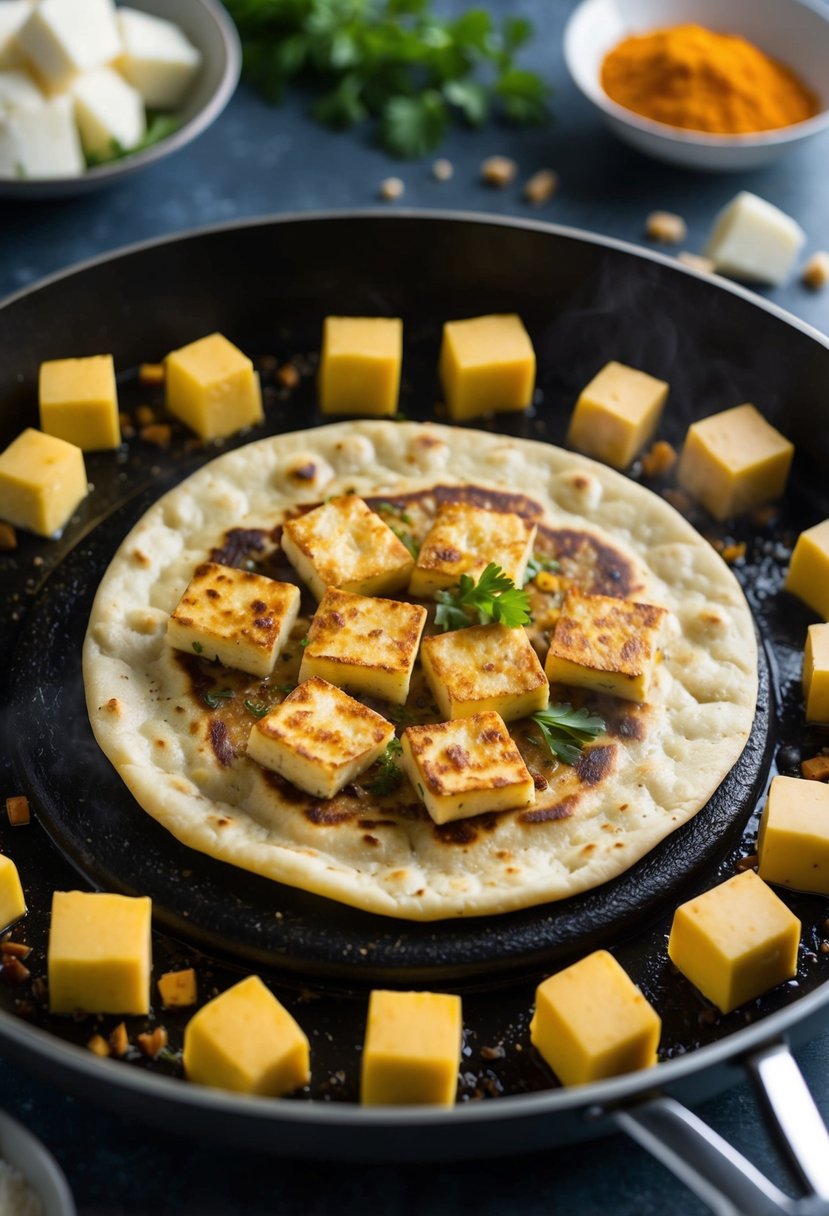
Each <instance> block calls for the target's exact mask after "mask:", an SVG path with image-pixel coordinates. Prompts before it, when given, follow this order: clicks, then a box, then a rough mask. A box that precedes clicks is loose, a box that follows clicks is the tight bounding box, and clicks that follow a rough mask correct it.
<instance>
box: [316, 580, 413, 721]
mask: <svg viewBox="0 0 829 1216" xmlns="http://www.w3.org/2000/svg"><path fill="white" fill-rule="evenodd" d="M425 624H426V609H425V608H423V607H422V606H421V605H420V604H404V603H401V602H400V601H399V600H385V599H375V598H374V596H367V595H352V594H351V592H349V591H337V590H336V589H335V588H333V587H329V588H328V589H327V590H326V592H325V595H324V596H323V597H322V600H321V601H320V605H319V608H317V611H316V612H315V614H314V619H313V620H312V622H311V627H310V629H309V630H308V645H307V646H306V647H305V651H304V653H303V656H302V666H301V667H300V669H299V678H300V680H306V679H308V678H309V677H310V676H320V677H321V678H322V679H323V680H328V682H329V683H330V684H336V685H337V687H338V688H347V689H349V690H350V691H351V692H356V693H365V694H366V695H368V696H372V697H384V698H385V699H386V700H387V701H392V702H393V703H394V704H396V705H403V704H404V703H405V701H406V698H407V697H408V695H409V683H410V681H411V678H412V668H413V667H414V664H415V659H416V658H417V648H418V644H419V643H420V635H421V633H422V632H423V626H424V625H425Z"/></svg>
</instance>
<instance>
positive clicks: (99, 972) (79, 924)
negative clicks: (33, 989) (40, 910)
mask: <svg viewBox="0 0 829 1216" xmlns="http://www.w3.org/2000/svg"><path fill="white" fill-rule="evenodd" d="M151 919H152V902H151V900H149V899H148V898H147V897H146V896H141V897H135V898H133V897H130V896H127V895H108V894H104V893H99V892H92V891H55V893H54V895H53V897H52V920H51V924H50V929H49V1008H50V1009H51V1011H52V1013H75V1011H76V1010H79V1009H82V1010H83V1011H84V1012H86V1013H149V1010H150V970H151V967H152V945H151V940H150V925H151Z"/></svg>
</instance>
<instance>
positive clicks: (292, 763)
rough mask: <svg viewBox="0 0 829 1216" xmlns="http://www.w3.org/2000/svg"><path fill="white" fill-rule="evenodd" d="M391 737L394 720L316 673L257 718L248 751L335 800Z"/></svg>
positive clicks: (302, 785) (305, 787) (296, 782)
mask: <svg viewBox="0 0 829 1216" xmlns="http://www.w3.org/2000/svg"><path fill="white" fill-rule="evenodd" d="M393 736H394V727H393V726H392V724H391V722H387V721H386V719H385V718H383V717H381V716H380V714H377V713H375V712H374V710H373V709H368V708H367V706H365V705H362V704H361V703H360V702H359V701H355V700H354V699H353V698H352V697H349V696H348V694H347V693H344V692H342V691H341V690H340V689H339V688H335V687H334V685H333V684H329V683H328V682H327V681H326V680H320V679H319V678H317V677H316V676H315V677H313V678H312V679H310V680H305V681H304V682H303V683H302V684H300V685H298V687H297V688H295V689H294V691H293V692H292V693H289V694H288V696H287V697H286V698H285V700H284V701H283V702H282V703H281V704H280V705H277V706H276V708H275V709H272V710H271V712H270V713H269V714H266V715H265V717H264V718H260V719H259V721H258V722H257V723H256V724H255V726H254V727H253V729H252V730H251V732H250V738H249V739H248V750H247V754H248V755H249V756H250V758H251V759H252V760H256V761H257V763H259V764H261V765H262V766H263V767H264V768H268V769H271V770H272V771H273V772H275V773H279V775H280V776H281V777H284V778H285V779H286V780H287V781H290V782H292V783H293V784H294V785H296V786H299V788H300V789H301V790H305V791H306V792H307V793H309V794H313V795H314V797H315V798H333V797H334V795H335V794H336V793H338V792H339V791H340V790H341V789H342V788H343V786H344V785H347V784H348V782H349V781H353V780H354V778H355V777H358V776H359V775H360V773H362V772H364V771H365V770H366V769H367V768H369V767H370V765H372V764H374V762H375V760H378V759H379V758H380V756H381V755H382V754H383V752H384V751H385V750H386V746H387V744H388V743H389V742H390V741H391V739H392V738H393Z"/></svg>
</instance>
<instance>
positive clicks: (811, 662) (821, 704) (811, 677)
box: [803, 623, 829, 722]
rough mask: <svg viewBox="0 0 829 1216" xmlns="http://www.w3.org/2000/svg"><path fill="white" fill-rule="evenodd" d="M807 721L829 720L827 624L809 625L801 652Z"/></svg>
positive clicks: (828, 635) (828, 634) (828, 633)
mask: <svg viewBox="0 0 829 1216" xmlns="http://www.w3.org/2000/svg"><path fill="white" fill-rule="evenodd" d="M803 697H804V700H805V701H806V721H807V722H829V624H826V623H824V624H823V625H810V626H809V629H808V631H807V633H806V648H805V650H804V652H803Z"/></svg>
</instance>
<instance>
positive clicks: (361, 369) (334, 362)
mask: <svg viewBox="0 0 829 1216" xmlns="http://www.w3.org/2000/svg"><path fill="white" fill-rule="evenodd" d="M402 360H403V322H402V321H401V320H399V318H397V317H326V318H325V324H324V326H323V331H322V351H321V353H320V374H319V394H320V409H321V410H322V412H323V414H372V415H383V414H395V413H397V398H398V395H399V392H400V365H401V363H402Z"/></svg>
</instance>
